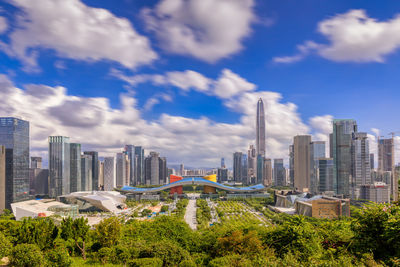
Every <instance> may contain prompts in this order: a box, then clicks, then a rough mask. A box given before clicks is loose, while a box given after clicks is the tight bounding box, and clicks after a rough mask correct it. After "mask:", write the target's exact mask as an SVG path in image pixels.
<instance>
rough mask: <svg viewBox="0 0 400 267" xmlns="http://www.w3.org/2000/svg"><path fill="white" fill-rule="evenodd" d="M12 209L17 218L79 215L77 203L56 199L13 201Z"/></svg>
mask: <svg viewBox="0 0 400 267" xmlns="http://www.w3.org/2000/svg"><path fill="white" fill-rule="evenodd" d="M11 209H12V211H13V213H14V216H15V219H16V220H21V219H22V218H24V217H31V218H37V217H49V216H52V215H59V216H62V217H76V216H77V215H78V206H77V205H68V204H64V203H61V202H58V201H55V200H54V199H40V200H28V201H21V202H15V203H11Z"/></svg>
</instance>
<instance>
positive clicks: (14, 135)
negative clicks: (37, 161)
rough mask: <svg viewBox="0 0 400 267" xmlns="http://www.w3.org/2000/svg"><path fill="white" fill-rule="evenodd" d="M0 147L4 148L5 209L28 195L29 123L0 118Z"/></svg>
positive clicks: (15, 119) (11, 118)
mask: <svg viewBox="0 0 400 267" xmlns="http://www.w3.org/2000/svg"><path fill="white" fill-rule="evenodd" d="M0 145H2V146H5V148H6V185H5V199H6V203H5V207H6V208H7V209H10V208H11V206H10V204H11V203H13V202H17V201H22V200H26V199H27V198H28V194H29V122H28V121H25V120H21V119H17V118H13V117H1V118H0Z"/></svg>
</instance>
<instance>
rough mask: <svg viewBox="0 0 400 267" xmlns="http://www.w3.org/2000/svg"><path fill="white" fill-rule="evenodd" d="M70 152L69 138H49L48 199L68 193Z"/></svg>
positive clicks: (69, 185)
mask: <svg viewBox="0 0 400 267" xmlns="http://www.w3.org/2000/svg"><path fill="white" fill-rule="evenodd" d="M70 151H71V150H70V143H69V137H66V136H49V181H50V184H49V189H50V190H49V194H50V197H57V196H61V195H65V194H69V193H70V189H71V184H70V181H71V180H70V167H71V165H70V161H71V158H70V156H71V155H70Z"/></svg>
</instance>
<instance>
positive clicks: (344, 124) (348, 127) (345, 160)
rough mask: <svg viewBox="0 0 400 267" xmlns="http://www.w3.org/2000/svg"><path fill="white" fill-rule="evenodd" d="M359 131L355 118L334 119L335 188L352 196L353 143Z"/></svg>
mask: <svg viewBox="0 0 400 267" xmlns="http://www.w3.org/2000/svg"><path fill="white" fill-rule="evenodd" d="M356 132H357V123H356V121H355V120H333V134H332V155H333V164H334V167H333V175H334V179H333V182H334V184H333V188H334V191H335V193H336V194H339V195H344V196H345V197H348V196H350V177H351V175H352V172H351V165H352V160H351V144H352V137H353V133H356Z"/></svg>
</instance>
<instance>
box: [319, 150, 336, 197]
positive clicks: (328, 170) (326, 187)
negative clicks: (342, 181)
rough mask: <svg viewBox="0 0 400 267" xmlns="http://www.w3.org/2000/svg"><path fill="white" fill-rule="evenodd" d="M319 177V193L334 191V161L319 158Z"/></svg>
mask: <svg viewBox="0 0 400 267" xmlns="http://www.w3.org/2000/svg"><path fill="white" fill-rule="evenodd" d="M317 162H318V169H317V177H318V188H319V189H318V193H324V192H333V191H334V187H333V185H334V182H333V179H334V175H333V159H332V158H319V159H318V160H317Z"/></svg>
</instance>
